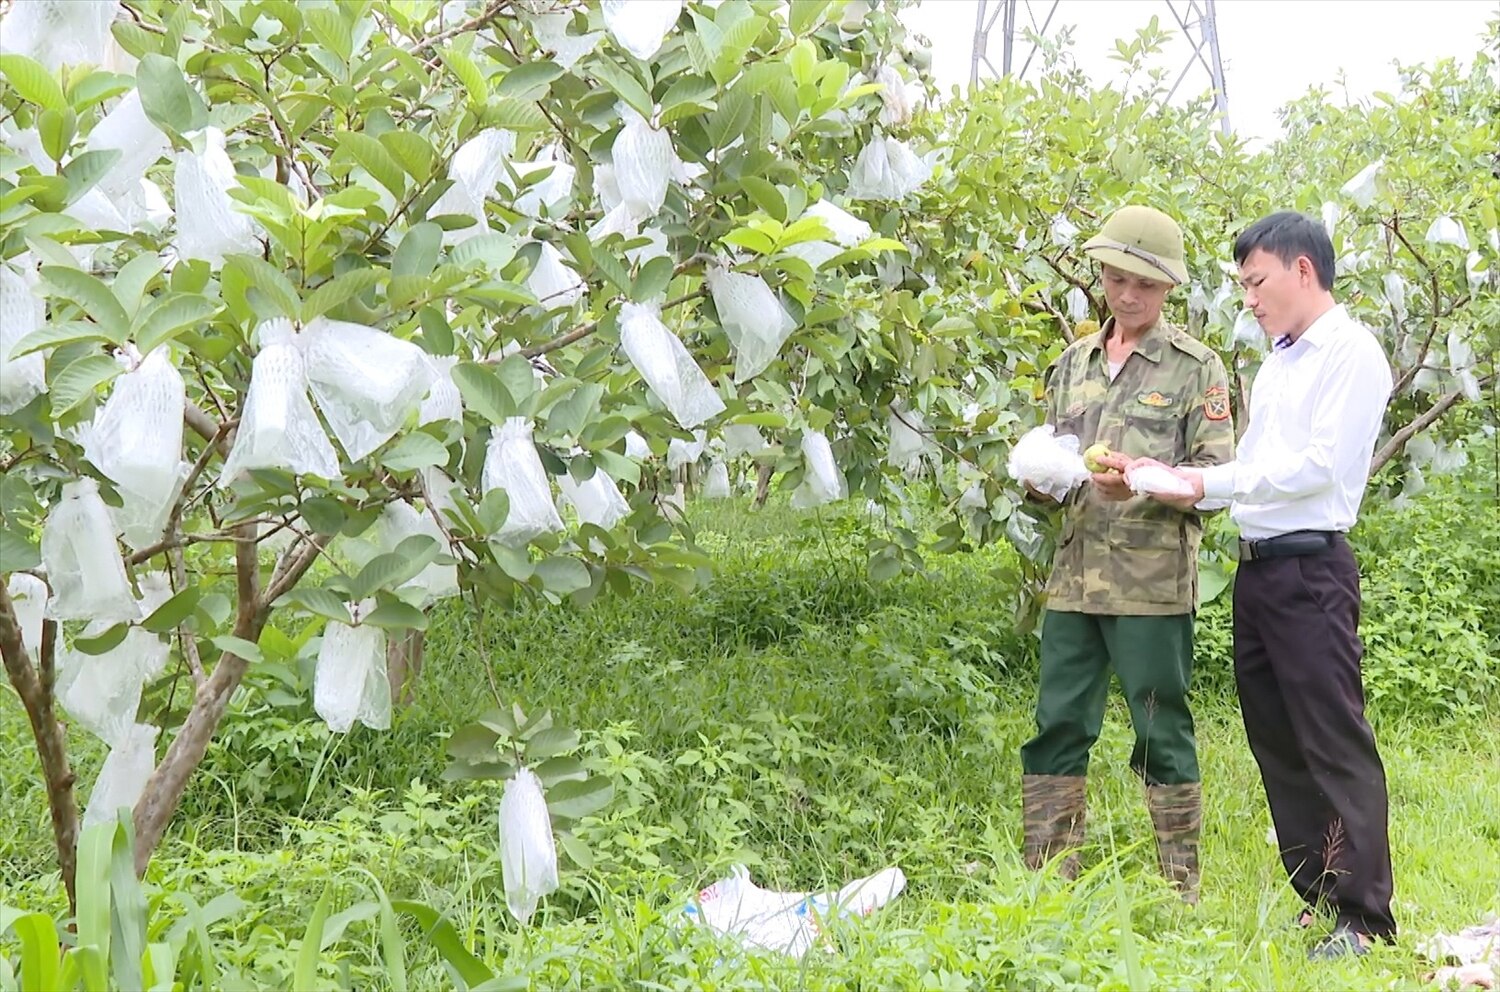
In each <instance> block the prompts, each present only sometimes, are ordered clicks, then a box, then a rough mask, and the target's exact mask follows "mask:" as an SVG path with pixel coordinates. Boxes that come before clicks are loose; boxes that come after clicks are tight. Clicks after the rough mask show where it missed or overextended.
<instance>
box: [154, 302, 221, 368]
mask: <svg viewBox="0 0 1500 992" xmlns="http://www.w3.org/2000/svg"><path fill="white" fill-rule="evenodd" d="M217 310H218V307H216V306H214V304H213V303H212V302H211V301H209V300H207V299H205V298H204V297H202V296H172V297H168V298H164V299H158V300H156V301H155V302H154V303H153V304H149V305H148V306H147V307H146V309H145V310H144V311H143V312H142V313H141V320H140V325H139V328H138V329H137V330H136V331H135V333H134V336H135V343H136V347H137V348H139V349H140V351H141V354H142V355H147V354H150V353H151V352H152V351H154V350H155V349H156V348H157V347H158V346H160V345H163V344H165V343H166V342H168V341H171V340H172V339H173V338H176V337H177V336H178V335H180V334H182V333H184V332H185V331H188V330H190V329H193V328H199V327H201V326H202V325H203V323H204V322H205V321H206V320H208V318H209V317H211V316H213V314H214V313H215V312H216V311H217Z"/></svg>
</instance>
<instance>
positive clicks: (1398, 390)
mask: <svg viewBox="0 0 1500 992" xmlns="http://www.w3.org/2000/svg"><path fill="white" fill-rule="evenodd" d="M1381 223H1382V224H1384V225H1385V227H1386V230H1388V231H1390V232H1391V233H1392V234H1393V235H1395V236H1396V240H1397V241H1399V242H1401V244H1402V246H1403V247H1404V248H1405V249H1406V250H1407V251H1409V252H1410V253H1411V257H1412V258H1414V259H1416V260H1417V264H1418V265H1420V266H1421V267H1422V271H1423V272H1426V273H1427V279H1428V282H1429V286H1430V292H1431V294H1432V325H1431V327H1430V328H1429V329H1428V331H1427V338H1426V339H1425V340H1424V341H1423V342H1422V347H1421V348H1420V349H1419V350H1418V351H1417V357H1416V361H1414V362H1413V363H1412V367H1411V368H1409V369H1407V370H1406V371H1405V372H1403V373H1401V378H1400V379H1399V380H1397V382H1396V387H1395V389H1393V390H1392V393H1393V394H1395V395H1397V396H1399V395H1400V394H1402V393H1404V392H1406V387H1408V386H1410V385H1411V382H1412V380H1413V379H1415V378H1416V377H1417V371H1418V370H1419V369H1420V368H1421V367H1422V363H1423V362H1425V361H1427V352H1428V350H1429V349H1431V347H1432V342H1433V339H1434V338H1436V337H1437V332H1438V320H1439V319H1440V318H1441V317H1442V316H1443V314H1442V313H1441V311H1442V296H1441V291H1440V288H1439V286H1438V274H1437V270H1436V269H1434V268H1433V267H1432V266H1431V265H1428V264H1427V259H1426V258H1424V257H1423V256H1422V253H1421V252H1419V251H1417V249H1416V247H1415V246H1413V245H1412V243H1411V242H1410V241H1408V240H1406V235H1404V234H1402V233H1401V225H1400V224H1399V223H1397V220H1396V218H1395V217H1392V218H1391V219H1390V220H1389V221H1385V220H1382V221H1381ZM1449 312H1452V311H1451V310H1450V311H1449ZM1401 443H1402V444H1405V443H1406V442H1405V441H1403V442H1401ZM1397 450H1400V449H1399V448H1398V449H1397Z"/></svg>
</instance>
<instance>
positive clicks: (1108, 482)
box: [1090, 472, 1135, 503]
mask: <svg viewBox="0 0 1500 992" xmlns="http://www.w3.org/2000/svg"><path fill="white" fill-rule="evenodd" d="M1090 478H1091V479H1092V480H1093V483H1094V492H1096V493H1098V494H1099V498H1100V499H1105V500H1109V501H1110V502H1112V503H1118V502H1120V501H1121V500H1127V499H1130V498H1131V497H1132V496H1134V495H1135V493H1133V492H1131V491H1130V487H1129V486H1128V485H1126V484H1125V476H1124V475H1122V474H1120V473H1119V472H1095V473H1094V474H1093V475H1092V476H1090Z"/></svg>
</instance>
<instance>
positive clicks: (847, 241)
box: [805, 200, 875, 248]
mask: <svg viewBox="0 0 1500 992" xmlns="http://www.w3.org/2000/svg"><path fill="white" fill-rule="evenodd" d="M805 215H806V216H808V217H816V218H818V219H819V220H821V221H822V222H823V223H824V224H825V225H827V227H828V230H829V231H831V232H832V233H833V240H834V241H835V242H837V243H838V244H840V245H842V246H843V247H845V248H853V247H854V246H855V245H858V244H861V243H863V242H865V241H868V240H869V239H870V238H871V237H872V236H873V235H874V233H875V232H874V230H873V229H872V228H871V227H870V225H869V224H867V223H865V222H864V221H862V220H860V219H859V218H858V217H856V216H854V215H853V214H851V213H850V212H849V211H847V210H845V209H844V208H843V207H840V206H839V205H838V204H835V203H829V202H828V201H827V200H819V201H817V202H816V203H814V204H813V205H812V206H810V207H808V208H807V210H806V211H805Z"/></svg>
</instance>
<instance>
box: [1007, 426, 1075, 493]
mask: <svg viewBox="0 0 1500 992" xmlns="http://www.w3.org/2000/svg"><path fill="white" fill-rule="evenodd" d="M1005 470H1006V471H1007V472H1008V473H1009V474H1010V477H1011V478H1012V479H1015V480H1016V481H1017V482H1023V483H1026V484H1027V485H1030V486H1031V488H1033V489H1035V490H1037V491H1038V492H1042V493H1046V494H1047V495H1048V496H1051V497H1052V498H1053V499H1055V500H1057V501H1058V502H1059V503H1061V502H1062V501H1063V498H1064V497H1065V496H1067V495H1068V492H1069V490H1071V489H1072V488H1073V487H1074V486H1077V485H1080V484H1081V483H1083V482H1086V481H1087V480H1088V478H1089V476H1090V475H1091V474H1092V473H1091V472H1089V470H1088V466H1086V465H1084V463H1083V455H1081V454H1080V453H1079V450H1078V438H1076V437H1074V436H1073V435H1072V434H1061V435H1059V434H1056V432H1055V429H1054V428H1053V426H1052V425H1051V424H1043V425H1041V426H1040V427H1033V428H1032V429H1031V430H1029V431H1027V432H1026V433H1025V434H1023V435H1021V438H1020V440H1018V441H1017V442H1016V445H1015V447H1013V448H1011V449H1010V458H1009V459H1008V460H1007V461H1006V465H1005Z"/></svg>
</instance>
